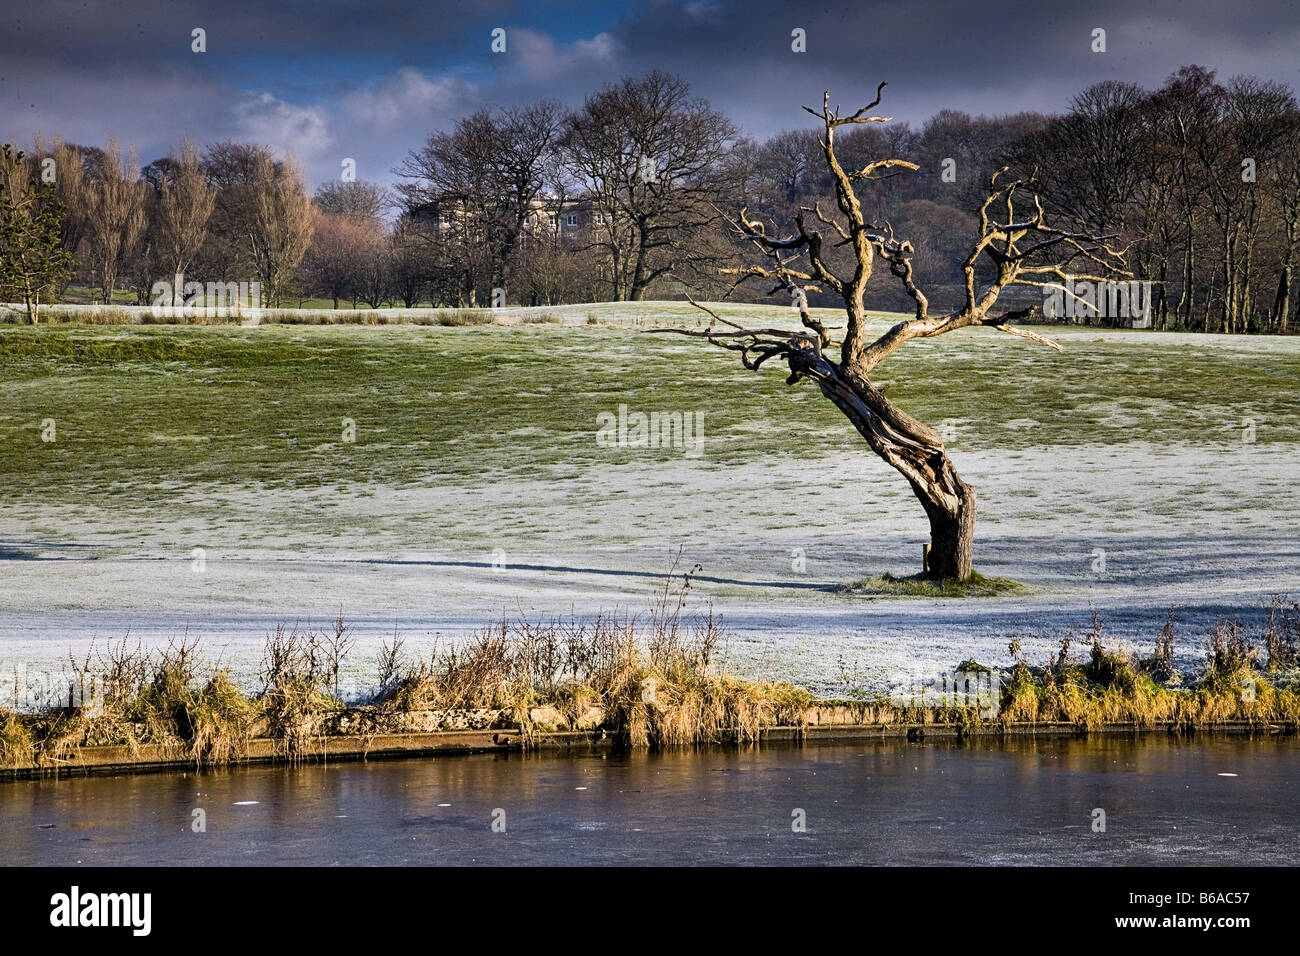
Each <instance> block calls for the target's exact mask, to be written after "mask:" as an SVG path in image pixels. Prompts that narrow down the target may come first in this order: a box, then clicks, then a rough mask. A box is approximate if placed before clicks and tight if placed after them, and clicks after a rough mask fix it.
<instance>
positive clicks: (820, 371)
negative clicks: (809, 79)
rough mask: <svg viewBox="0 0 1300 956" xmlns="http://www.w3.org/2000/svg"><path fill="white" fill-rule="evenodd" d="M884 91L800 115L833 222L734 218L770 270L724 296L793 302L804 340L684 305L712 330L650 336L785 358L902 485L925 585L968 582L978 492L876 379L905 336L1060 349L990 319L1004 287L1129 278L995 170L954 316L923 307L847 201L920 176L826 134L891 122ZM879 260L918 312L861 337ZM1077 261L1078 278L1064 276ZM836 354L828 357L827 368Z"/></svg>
mask: <svg viewBox="0 0 1300 956" xmlns="http://www.w3.org/2000/svg"><path fill="white" fill-rule="evenodd" d="M885 85H886V84H884V83H881V84H880V86H879V87H878V88H877V90H876V98H875V100H874V101H873V102H872V103H870V104H869V105H867V106H865V107H863V108H862V109H860V110H858V111H857V112H856V113H853V114H851V115H847V116H845V115H842V114H841V112H840V110H839V108H838V107H837V108H836V109H834V110H832V109H831V107H830V94H829V93H827V94H826V96H825V98H824V100H823V105H822V109H821V110H814V109H812V108H810V107H804V109H805V110H807V111H808V112H809V113H811V114H812V115H813V116H816V117H818V118H819V119H820V120H821V121H822V124H823V126H824V130H825V132H824V134H823V135H822V137H821V139H820V145H821V152H822V156H823V158H824V160H825V162H826V165H827V167H828V168H829V170H830V173H831V175H832V177H833V180H834V184H835V201H836V205H837V206H838V213H836V212H835V211H831V212H830V214H829V215H828V214H827V213H825V212H823V211H822V209H821V207H820V204H814V205H813V206H811V207H808V206H802V207H800V208H799V209H798V211H797V212H796V214H795V229H794V231H793V233H791V234H789V235H785V236H776V235H770V234H769V229H768V227H767V225H766V224H765V223H763V222H761V221H759V220H755V219H750V218H748V216H747V213H746V210H743V209H742V210H741V212H740V215H739V217H738V218H736V219H734V220H732V221H731V223H732V226H733V227H734V228H735V229H736V230H737V231H738V232H739V234H740V235H741V236H742V237H743V238H744V240H747V241H748V242H749V243H750V244H752V246H753V247H755V248H756V249H757V250H758V251H759V252H761V253H762V254H763V257H764V258H765V260H766V261H765V262H764V261H760V262H759V263H757V264H753V265H747V266H744V267H742V268H736V269H727V270H723V272H724V274H729V275H733V276H735V277H736V278H735V280H734V282H733V284H732V286H731V289H730V290H729V292H728V293H727V294H728V295H730V294H731V293H732V292H734V291H735V290H736V289H737V288H738V287H739V286H740V285H741V284H742V283H745V282H747V281H750V280H757V281H761V282H764V283H767V282H772V283H774V285H773V286H772V287H771V290H770V293H769V294H771V295H776V294H778V293H783V294H784V295H786V296H789V297H790V300H791V301H792V302H793V304H794V305H795V307H796V308H797V310H798V313H799V318H800V320H801V321H802V324H803V329H802V330H795V331H791V330H789V329H779V328H746V327H744V326H741V325H738V324H736V323H734V322H730V321H728V320H726V319H723V318H721V317H720V316H719V315H718V314H717V313H716V312H714V311H713V310H711V309H709V308H707V307H705V306H702V305H700V304H699V303H696V302H695V301H694V300H693V299H692V300H691V301H692V304H694V305H695V306H696V307H697V308H700V309H702V310H703V311H705V312H707V313H708V314H709V315H710V316H711V318H712V321H711V322H710V324H709V326H708V328H706V329H704V330H697V329H655V330H653V331H656V332H672V333H676V334H681V335H688V336H698V337H702V338H704V339H706V340H708V342H710V343H711V344H713V345H716V346H719V347H721V348H725V349H730V350H732V351H735V352H739V353H740V359H741V361H742V362H743V363H744V365H745V367H746V368H748V369H751V370H754V371H757V370H758V369H760V368H761V367H762V366H763V364H764V363H765V362H767V361H769V360H770V359H774V358H777V359H782V360H784V361H785V363H786V365H788V367H789V369H790V375H789V377H788V378H787V379H786V383H787V384H788V385H794V384H795V383H797V382H799V381H801V380H802V379H805V378H807V379H811V380H812V381H814V382H816V383H817V386H818V387H819V388H820V389H821V392H822V394H823V395H824V396H825V397H826V398H827V399H829V400H830V401H831V402H832V403H833V404H834V405H835V406H836V407H837V408H838V409H839V410H840V411H841V412H843V413H844V414H845V416H847V417H848V419H849V421H850V422H852V423H853V426H854V428H856V429H857V430H858V432H859V433H860V434H861V435H862V437H863V438H864V439H865V440H866V442H867V444H868V445H869V446H870V448H871V450H872V451H874V452H875V453H876V454H877V455H879V456H880V457H881V458H883V459H884V460H885V461H886V462H888V463H889V464H890V465H891V466H893V467H894V468H895V469H897V470H898V471H899V472H901V473H902V474H903V476H904V477H905V478H906V479H907V481H908V483H909V484H910V485H911V487H912V490H913V492H915V494H916V497H917V498H918V499H919V500H920V502H921V505H922V506H923V507H924V508H925V512H926V515H927V516H928V517H929V520H930V548H929V553H928V557H927V560H926V566H925V572H926V574H927V575H928V576H929V577H930V578H933V579H935V580H939V581H945V580H956V581H964V580H966V579H967V578H969V577H970V574H971V555H972V544H973V539H974V528H975V489H974V488H972V487H971V486H970V485H969V484H967V483H966V482H965V481H963V480H962V479H961V477H960V476H959V475H958V474H957V469H956V468H954V467H953V463H952V461H951V460H950V459H949V457H948V453H947V451H946V449H945V448H944V444H943V441H942V440H941V438H940V437H939V434H938V433H937V432H936V431H935V430H934V429H932V428H930V426H928V425H926V424H925V423H924V422H922V421H920V420H918V419H916V418H914V417H912V416H911V415H909V414H908V413H907V412H905V411H903V410H902V409H900V408H898V407H897V406H896V405H894V404H892V403H891V402H889V401H888V400H887V399H886V398H885V395H884V392H883V391H882V390H881V389H880V388H878V387H877V386H875V385H874V384H872V381H871V375H872V371H873V370H874V369H875V368H876V366H877V365H879V364H880V363H881V362H883V361H884V360H885V359H887V358H889V356H891V355H892V354H893V353H894V352H895V351H897V350H898V349H899V348H900V347H902V346H903V345H905V344H906V343H907V342H910V341H912V340H913V339H919V338H930V337H933V336H936V335H943V334H945V333H947V332H955V331H956V330H958V329H964V328H968V327H971V326H990V327H992V328H995V329H998V330H999V331H1002V332H1006V333H1008V334H1010V335H1016V336H1020V337H1021V338H1025V339H1029V340H1031V341H1034V342H1037V343H1040V344H1042V345H1046V346H1050V347H1051V348H1054V349H1056V350H1058V351H1060V350H1061V346H1060V345H1058V344H1057V343H1055V342H1052V341H1050V340H1049V339H1046V338H1044V337H1043V336H1041V335H1038V334H1037V333H1035V332H1032V331H1029V330H1028V329H1022V328H1017V327H1015V326H1013V325H1012V324H1011V323H1012V322H1013V321H1015V320H1017V319H1024V318H1025V317H1026V316H1028V315H1029V314H1031V313H1032V312H1033V311H1034V307H1032V306H1031V307H1030V308H1028V309H1023V310H1020V311H1019V312H1007V313H1003V314H999V315H996V316H995V315H993V314H992V311H993V309H994V306H995V305H996V304H997V302H998V298H999V296H1001V294H1002V292H1003V290H1005V289H1007V288H1009V287H1011V286H1039V287H1041V286H1044V285H1048V284H1052V283H1060V284H1061V285H1067V283H1066V280H1067V276H1068V277H1069V278H1073V279H1074V280H1084V279H1087V280H1091V281H1106V280H1107V279H1110V278H1113V277H1116V276H1120V275H1128V273H1127V271H1126V270H1125V268H1124V265H1125V263H1124V257H1123V253H1122V252H1121V251H1117V250H1116V249H1113V248H1111V247H1110V246H1109V245H1107V241H1108V240H1111V239H1114V238H1115V237H1114V236H1109V235H1108V236H1096V235H1088V234H1086V233H1080V232H1070V231H1067V230H1063V229H1058V228H1055V227H1053V226H1051V225H1049V224H1048V222H1047V221H1046V220H1047V217H1046V214H1045V213H1044V211H1043V204H1042V202H1041V200H1040V199H1039V196H1038V195H1037V193H1036V192H1035V186H1036V173H1035V174H1030V175H1029V176H1027V177H1025V178H1019V179H1017V178H1011V177H1010V176H1009V175H1008V169H1007V168H1003V169H1001V170H999V171H998V172H997V173H995V174H994V175H993V177H992V179H991V182H990V185H989V192H988V195H987V198H986V199H985V200H984V202H983V204H982V205H981V206H980V208H979V211H978V230H977V233H976V236H975V241H974V244H973V245H972V247H971V251H970V254H969V255H968V256H967V257H966V258H965V260H964V261H963V262H962V266H961V269H962V273H963V275H964V277H965V301H964V303H963V304H962V305H961V307H960V308H958V309H956V310H955V311H950V312H947V313H944V314H941V315H931V314H930V303H929V300H928V299H927V298H926V296H925V293H924V292H922V291H921V289H920V288H919V287H918V286H917V284H916V281H915V277H914V275H913V272H912V255H913V252H914V250H913V247H912V244H911V243H910V242H906V241H903V240H900V239H897V238H895V236H894V234H893V230H892V229H891V228H890V227H889V225H888V224H887V223H885V224H880V225H877V224H874V223H872V222H869V221H867V218H866V216H865V215H864V214H863V210H862V205H861V203H860V202H859V199H858V196H857V192H856V189H857V187H858V184H860V183H868V182H871V181H872V180H874V179H877V178H879V177H881V176H882V175H896V173H893V172H891V171H893V170H912V171H915V170H917V169H919V167H918V166H917V164H915V163H912V162H909V161H907V160H903V159H879V160H875V161H873V162H869V163H867V164H866V165H865V166H863V167H862V168H860V169H845V168H844V167H843V166H842V165H841V164H840V161H839V159H838V157H837V156H836V153H835V131H836V130H838V129H839V128H840V127H842V126H850V125H856V124H865V123H884V122H888V121H889V117H884V116H873V115H870V113H871V110H873V109H874V108H875V107H877V106H878V105H880V101H881V96H882V93H883V91H884V88H885ZM823 230H829V232H826V233H824V232H823ZM773 231H775V230H773ZM828 242H829V243H833V244H834V246H835V247H847V248H848V249H849V250H851V252H852V270H851V272H848V271H845V270H840V271H839V272H836V271H833V269H832V264H831V263H830V262H829V261H828V255H827V253H828V248H827V243H828ZM878 262H883V263H884V264H885V265H886V266H888V268H889V272H890V274H891V275H893V276H894V277H895V278H896V279H897V280H898V281H899V282H901V283H902V285H903V288H904V289H905V290H906V291H907V294H908V296H910V298H911V300H912V302H913V303H914V306H915V308H914V310H913V315H912V317H911V318H908V319H906V320H904V321H902V322H899V323H898V324H897V325H894V326H893V327H892V328H890V329H889V330H888V331H886V332H885V333H884V334H883V335H880V336H879V337H877V338H874V339H870V338H868V334H867V317H866V311H865V309H864V308H863V295H864V293H865V291H866V288H867V284H868V282H870V280H871V278H872V275H873V272H874V270H875V267H876V265H877V263H878ZM1076 263H1077V264H1078V266H1079V267H1080V268H1082V269H1083V270H1084V271H1083V272H1074V271H1069V272H1067V270H1071V269H1072V267H1073V266H1074V265H1075V264H1076ZM977 268H979V269H980V273H981V274H980V275H979V276H977ZM813 291H827V292H829V293H833V294H834V295H836V296H838V297H839V298H841V299H842V300H843V302H844V311H845V314H846V316H847V319H848V322H847V324H846V325H845V326H844V329H843V337H842V340H841V341H835V340H834V338H833V336H832V329H830V328H828V327H827V326H826V325H824V324H823V323H822V322H820V321H819V320H818V319H817V318H815V317H814V316H813V315H812V314H811V312H810V311H809V308H808V304H807V294H808V293H809V292H813ZM1067 294H1068V293H1067ZM719 326H726V327H728V328H725V329H724V328H719ZM835 331H837V332H838V331H839V330H838V329H837V330H835ZM836 351H837V352H838V355H837V357H833V356H836Z"/></svg>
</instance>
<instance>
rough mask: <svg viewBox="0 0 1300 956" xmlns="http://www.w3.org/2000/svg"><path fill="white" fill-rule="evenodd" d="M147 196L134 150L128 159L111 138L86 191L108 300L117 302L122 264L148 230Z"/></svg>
mask: <svg viewBox="0 0 1300 956" xmlns="http://www.w3.org/2000/svg"><path fill="white" fill-rule="evenodd" d="M144 198H145V185H144V183H143V182H142V181H141V180H140V169H139V164H138V163H137V161H136V158H135V151H134V149H132V150H130V151H129V152H128V155H127V158H126V160H125V161H124V160H123V159H122V150H121V148H120V147H119V146H118V144H117V140H116V139H109V141H108V147H107V148H106V149H105V150H104V155H103V164H102V166H101V167H100V169H99V170H98V175H97V176H96V177H95V178H94V181H93V182H91V184H90V187H89V189H87V191H86V225H87V232H88V234H89V237H90V250H91V251H90V259H91V265H92V268H93V270H94V274H95V279H96V282H97V284H98V286H99V290H100V293H101V294H102V295H103V297H104V302H106V303H111V302H112V301H113V289H114V287H115V286H116V284H117V275H118V272H119V270H120V269H121V268H122V263H123V261H124V260H125V259H126V258H127V257H128V256H130V254H131V253H132V251H134V249H135V245H136V243H137V242H139V240H140V235H141V233H143V232H144V225H145V210H144Z"/></svg>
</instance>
